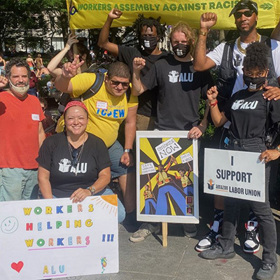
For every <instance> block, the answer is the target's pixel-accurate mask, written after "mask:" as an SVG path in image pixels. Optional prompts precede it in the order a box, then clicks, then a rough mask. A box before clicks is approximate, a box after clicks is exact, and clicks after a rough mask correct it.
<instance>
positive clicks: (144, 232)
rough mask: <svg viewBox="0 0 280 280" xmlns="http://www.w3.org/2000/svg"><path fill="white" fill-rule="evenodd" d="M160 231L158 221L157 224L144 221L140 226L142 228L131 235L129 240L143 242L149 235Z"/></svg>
mask: <svg viewBox="0 0 280 280" xmlns="http://www.w3.org/2000/svg"><path fill="white" fill-rule="evenodd" d="M159 231H160V224H159V223H157V224H156V225H153V224H150V223H143V224H142V225H141V226H140V228H139V229H138V230H137V231H136V232H134V233H133V234H132V235H131V236H130V237H129V240H130V241H131V242H141V241H143V240H145V239H146V238H147V237H148V236H149V235H151V234H153V233H159Z"/></svg>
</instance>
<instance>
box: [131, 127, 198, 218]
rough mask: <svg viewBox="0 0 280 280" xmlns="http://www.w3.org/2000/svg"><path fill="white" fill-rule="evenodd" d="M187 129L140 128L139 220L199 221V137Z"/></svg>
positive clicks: (138, 144)
mask: <svg viewBox="0 0 280 280" xmlns="http://www.w3.org/2000/svg"><path fill="white" fill-rule="evenodd" d="M187 135H188V132H187V131H137V132H136V150H137V219H138V220H139V221H151V222H169V223H198V222H199V213H198V168H197V140H190V139H188V138H187Z"/></svg>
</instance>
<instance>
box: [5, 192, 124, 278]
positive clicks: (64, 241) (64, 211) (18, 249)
mask: <svg viewBox="0 0 280 280" xmlns="http://www.w3.org/2000/svg"><path fill="white" fill-rule="evenodd" d="M117 212H118V210H117V196H116V195H108V196H92V197H87V198H86V199H85V200H84V201H83V202H82V203H78V204H76V203H72V202H71V200H70V199H69V198H63V199H40V200H24V201H9V202H1V203H0V213H1V214H0V259H1V262H0V275H1V279H5V280H32V279H50V278H51V279H55V278H60V277H70V276H78V275H90V274H103V273H104V274H105V273H116V272H118V271H119V252H118V213H117Z"/></svg>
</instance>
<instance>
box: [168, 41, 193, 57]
mask: <svg viewBox="0 0 280 280" xmlns="http://www.w3.org/2000/svg"><path fill="white" fill-rule="evenodd" d="M172 49H173V52H174V53H175V54H176V56H178V57H180V58H183V57H185V56H186V55H187V54H188V53H189V52H190V49H191V46H190V45H185V44H180V43H179V44H177V45H175V46H172Z"/></svg>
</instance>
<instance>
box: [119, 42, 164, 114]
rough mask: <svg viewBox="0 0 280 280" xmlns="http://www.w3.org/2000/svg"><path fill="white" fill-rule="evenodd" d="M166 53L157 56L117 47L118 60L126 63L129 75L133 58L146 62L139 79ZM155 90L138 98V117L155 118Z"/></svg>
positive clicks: (130, 48) (156, 90) (148, 91)
mask: <svg viewBox="0 0 280 280" xmlns="http://www.w3.org/2000/svg"><path fill="white" fill-rule="evenodd" d="M166 55H167V52H165V51H163V52H162V53H161V54H159V55H152V54H147V53H145V52H144V51H140V50H138V49H137V48H132V47H126V46H119V54H118V60H119V61H121V62H124V63H126V64H127V65H128V66H129V69H130V71H131V73H133V59H134V58H135V57H142V58H144V59H145V60H146V65H145V67H144V68H143V69H142V70H141V77H143V76H145V75H146V73H147V72H148V71H149V70H150V68H151V66H152V65H153V64H154V63H155V62H156V61H157V60H159V59H161V58H163V57H165V56H166ZM157 92H158V89H157V88H153V89H152V90H147V91H145V92H143V93H142V94H141V95H140V96H139V97H138V102H139V103H138V111H137V113H138V114H140V115H144V116H147V117H150V116H154V117H155V116H156V106H157Z"/></svg>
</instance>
